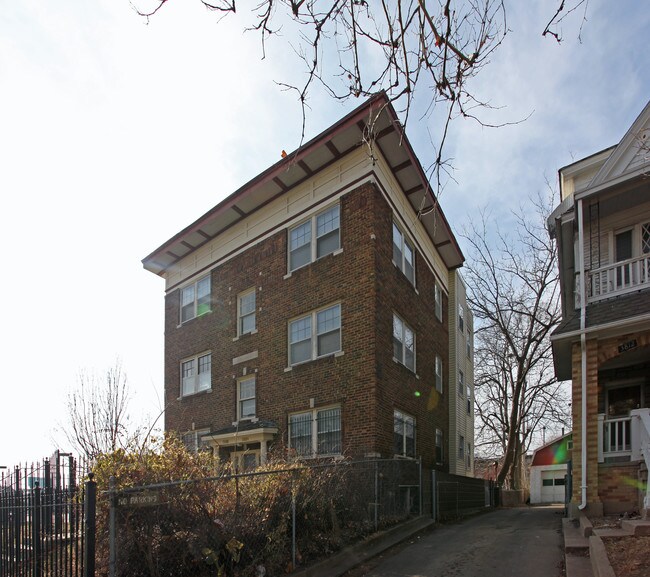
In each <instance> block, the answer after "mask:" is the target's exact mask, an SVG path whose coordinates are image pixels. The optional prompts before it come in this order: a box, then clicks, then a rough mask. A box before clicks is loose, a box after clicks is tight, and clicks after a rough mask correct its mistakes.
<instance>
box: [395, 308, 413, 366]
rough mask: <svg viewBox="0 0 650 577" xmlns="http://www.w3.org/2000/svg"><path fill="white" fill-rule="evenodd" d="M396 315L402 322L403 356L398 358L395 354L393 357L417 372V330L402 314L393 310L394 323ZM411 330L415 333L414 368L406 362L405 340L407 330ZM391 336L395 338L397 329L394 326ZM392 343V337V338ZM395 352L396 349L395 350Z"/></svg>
mask: <svg viewBox="0 0 650 577" xmlns="http://www.w3.org/2000/svg"><path fill="white" fill-rule="evenodd" d="M395 317H397V318H398V319H399V320H400V322H401V323H402V338H401V341H400V342H401V343H402V358H401V359H398V358H397V357H395V356H393V359H394V360H395V361H396V362H398V363H399V364H400V365H404V366H405V367H406V368H407V369H408V370H409V371H411V372H412V373H415V372H416V370H417V337H416V334H415V331H414V330H413V327H412V326H411V325H409V324H408V323H407V322H406V321H405V320H404V319H403V318H402V317H401V316H400V315H398V314H397V313H396V312H393V323H394V322H395ZM407 329H408V330H409V331H411V334H412V335H413V368H411V367H409V366H408V365H407V364H406V362H405V361H406V345H405V340H406V330H407ZM391 337H392V338H393V339H394V338H395V329H394V326H393V330H392V332H391ZM391 344H392V339H391ZM393 352H394V351H393Z"/></svg>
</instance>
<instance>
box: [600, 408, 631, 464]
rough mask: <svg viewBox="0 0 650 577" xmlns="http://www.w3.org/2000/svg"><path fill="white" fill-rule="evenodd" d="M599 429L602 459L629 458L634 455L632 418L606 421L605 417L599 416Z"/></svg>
mask: <svg viewBox="0 0 650 577" xmlns="http://www.w3.org/2000/svg"><path fill="white" fill-rule="evenodd" d="M598 421H599V422H598V425H599V426H598V429H599V433H600V435H599V436H600V440H601V442H600V443H599V446H600V448H601V451H599V452H600V453H601V458H600V459H599V461H601V462H602V461H604V458H605V457H629V456H631V455H632V429H631V426H632V424H631V421H632V417H620V418H617V419H606V418H605V415H599V419H598Z"/></svg>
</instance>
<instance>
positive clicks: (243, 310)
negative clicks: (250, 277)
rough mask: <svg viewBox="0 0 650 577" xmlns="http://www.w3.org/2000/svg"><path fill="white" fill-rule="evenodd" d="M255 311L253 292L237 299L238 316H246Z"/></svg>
mask: <svg viewBox="0 0 650 577" xmlns="http://www.w3.org/2000/svg"><path fill="white" fill-rule="evenodd" d="M253 311H255V291H251V292H249V293H246V294H245V295H242V296H241V297H239V314H241V315H242V316H243V315H247V314H249V313H252V312H253Z"/></svg>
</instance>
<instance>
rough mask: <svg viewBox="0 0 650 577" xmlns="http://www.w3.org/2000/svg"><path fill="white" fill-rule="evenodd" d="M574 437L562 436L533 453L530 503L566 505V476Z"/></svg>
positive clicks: (569, 435)
mask: <svg viewBox="0 0 650 577" xmlns="http://www.w3.org/2000/svg"><path fill="white" fill-rule="evenodd" d="M572 448H573V442H572V435H571V433H569V434H567V435H562V436H561V437H559V438H557V439H554V440H552V441H551V442H549V443H546V444H544V445H542V446H541V447H539V448H538V449H537V450H536V451H535V452H534V453H533V459H532V462H531V467H530V477H529V478H530V502H531V504H541V503H564V486H565V484H566V481H565V475H566V474H567V471H568V469H569V467H568V463H569V461H570V460H571V449H572Z"/></svg>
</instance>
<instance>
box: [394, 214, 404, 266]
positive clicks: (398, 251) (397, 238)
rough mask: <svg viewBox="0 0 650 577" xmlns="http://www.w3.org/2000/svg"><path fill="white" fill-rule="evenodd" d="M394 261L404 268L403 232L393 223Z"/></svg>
mask: <svg viewBox="0 0 650 577" xmlns="http://www.w3.org/2000/svg"><path fill="white" fill-rule="evenodd" d="M393 262H394V263H395V264H396V265H397V266H398V267H399V269H400V270H402V233H401V232H400V229H399V228H397V225H396V224H395V223H393Z"/></svg>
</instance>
